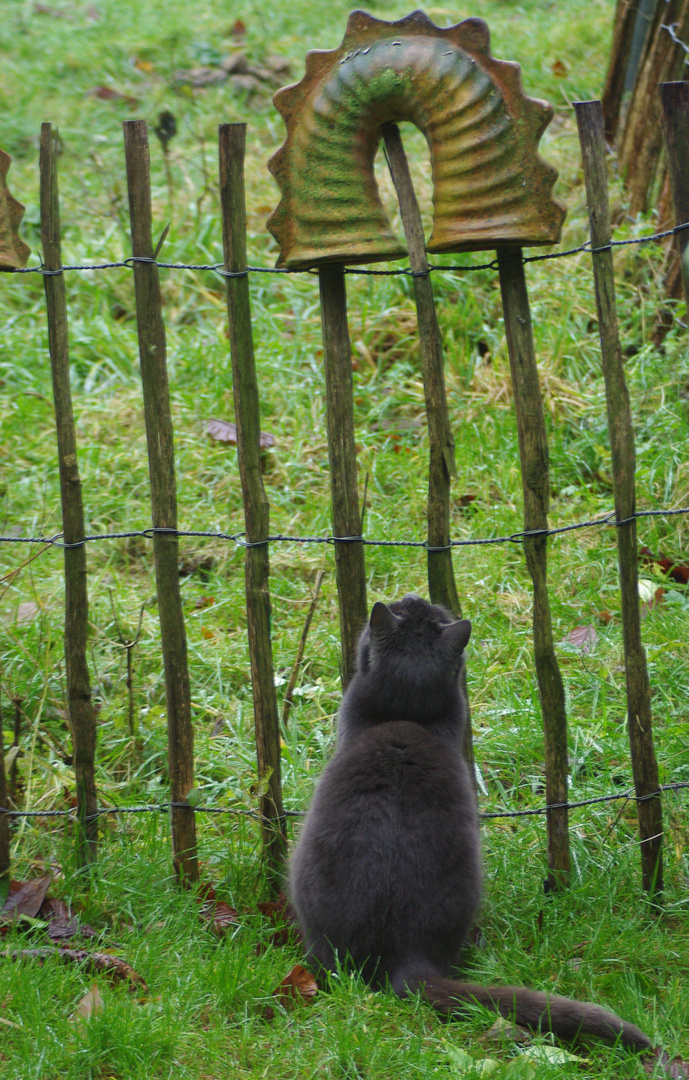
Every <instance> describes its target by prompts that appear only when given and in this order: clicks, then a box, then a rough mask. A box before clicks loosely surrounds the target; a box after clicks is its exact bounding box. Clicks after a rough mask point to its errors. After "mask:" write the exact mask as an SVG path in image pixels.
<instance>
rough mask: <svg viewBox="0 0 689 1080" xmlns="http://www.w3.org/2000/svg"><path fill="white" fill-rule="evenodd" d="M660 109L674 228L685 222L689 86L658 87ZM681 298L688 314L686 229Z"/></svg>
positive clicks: (688, 216) (681, 241)
mask: <svg viewBox="0 0 689 1080" xmlns="http://www.w3.org/2000/svg"><path fill="white" fill-rule="evenodd" d="M658 90H659V91H660V101H661V105H662V110H663V111H662V114H661V115H662V121H663V135H664V136H665V149H666V151H667V161H668V172H669V174H670V186H671V187H672V198H673V202H674V204H675V217H676V218H677V224H678V225H683V224H684V223H685V222H687V221H689V175H688V173H687V170H689V83H688V82H666V83H661V84H660V86H659V87H658ZM677 243H678V245H679V254H680V263H681V273H682V282H683V284H684V296H685V299H686V303H687V312H689V266H687V262H686V256H687V247H688V246H689V229H685V230H684V232H680V233H678V234H677Z"/></svg>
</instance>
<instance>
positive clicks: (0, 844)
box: [0, 709, 10, 908]
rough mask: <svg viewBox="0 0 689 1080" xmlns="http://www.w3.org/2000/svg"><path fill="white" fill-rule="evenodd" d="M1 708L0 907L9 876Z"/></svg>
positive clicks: (7, 821) (8, 829) (0, 715)
mask: <svg viewBox="0 0 689 1080" xmlns="http://www.w3.org/2000/svg"><path fill="white" fill-rule="evenodd" d="M2 729H3V724H2V709H0V908H1V907H2V897H3V895H5V893H6V888H7V886H8V885H9V878H10V819H9V817H8V815H7V814H3V810H8V809H9V806H8V803H7V776H6V774H5V737H4V735H3V730H2Z"/></svg>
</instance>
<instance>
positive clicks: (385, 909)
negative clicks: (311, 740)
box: [289, 594, 651, 1050]
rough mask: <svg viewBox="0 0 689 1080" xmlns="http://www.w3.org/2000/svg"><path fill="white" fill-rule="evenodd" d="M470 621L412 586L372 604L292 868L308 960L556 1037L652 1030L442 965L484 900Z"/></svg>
mask: <svg viewBox="0 0 689 1080" xmlns="http://www.w3.org/2000/svg"><path fill="white" fill-rule="evenodd" d="M470 633H471V623H470V622H468V621H467V620H466V619H463V620H460V621H457V620H455V618H454V617H453V616H452V615H451V614H450V613H449V612H447V611H445V610H444V609H443V608H441V607H438V606H433V605H431V604H429V603H427V601H425V600H422V599H421V598H420V597H418V596H415V595H413V594H409V595H408V596H405V597H404V599H402V600H400V601H398V602H396V603H392V604H390V605H389V606H386V605H385V604H380V603H378V604H375V605H374V607H373V610H372V612H371V618H370V622H369V624H368V626H367V627H366V629H365V630H364V632H363V634H362V636H361V639H360V643H359V655H358V668H357V672H356V674H355V676H354V678H353V679H352V682H351V683H350V685H349V687H348V689H347V691H346V693H345V695H344V699H343V702H342V707H341V709H340V714H339V719H338V735H337V750H336V752H335V755H334V757H333V758H332V760H331V761H330V763H329V764H328V765H327V767H326V769H325V771H324V773H323V776H322V777H321V780H320V782H319V784H318V786H317V788H316V792H315V795H314V798H313V802H312V803H311V807H310V809H309V812H308V814H307V817H306V821H305V823H304V826H303V828H302V831H301V834H300V837H299V841H298V843H297V846H296V850H295V851H294V854H293V855H292V858H291V862H290V872H289V892H290V896H291V900H292V904H293V906H294V908H295V911H296V914H297V919H298V923H299V927H300V929H301V931H302V934H303V936H304V939H305V942H306V945H307V948H308V959H309V961H310V962H311V963H312V964H314V965H315V966H316V967H317V968H320V969H321V970H325V971H335V970H336V968H337V965H338V963H342V964H347V963H349V964H351V965H353V966H354V967H355V968H357V969H358V970H360V971H361V973H362V974H363V976H364V978H365V979H366V981H367V982H368V983H369V984H371V985H372V986H375V987H382V986H385V985H386V984H387V983H389V985H390V986H391V987H392V988H393V989H394V991H395V992H396V993H397V994H398V995H399V996H400V997H404V996H405V995H406V994H407V993H409V992H415V991H420V992H421V993H422V995H423V996H424V997H425V998H426V999H427V1000H428V1001H429V1002H430V1003H431V1004H432V1005H433V1006H434V1007H435V1008H436V1009H438V1010H439V1012H441V1013H444V1014H446V1015H454V1014H458V1013H460V1012H461V1009H462V1004H461V1003H462V1002H467V1001H475V1002H478V1003H479V1004H481V1005H484V1006H486V1007H487V1008H490V1009H494V1010H495V1011H496V1012H498V1013H500V1014H502V1015H503V1016H505V1017H509V1018H513V1019H514V1020H515V1021H516V1023H518V1024H522V1025H525V1026H527V1027H531V1028H534V1029H536V1030H541V1031H552V1032H554V1033H555V1034H556V1035H559V1036H563V1037H565V1038H575V1037H576V1036H578V1035H597V1036H600V1037H601V1038H604V1039H608V1040H610V1041H615V1040H618V1039H619V1041H620V1042H621V1043H623V1044H625V1045H627V1046H630V1047H634V1048H636V1049H639V1050H640V1049H645V1048H648V1047H650V1045H651V1043H650V1040H649V1039H648V1038H647V1037H646V1035H644V1033H643V1032H642V1031H640V1030H639V1029H638V1028H637V1027H634V1025H633V1024H629V1023H627V1022H626V1021H624V1020H621V1019H620V1018H619V1017H617V1016H615V1015H614V1013H611V1012H608V1011H607V1010H605V1009H603V1008H600V1007H599V1006H597V1005H592V1004H582V1003H579V1002H576V1001H572V1000H570V999H569V998H563V997H556V996H554V995H550V994H545V993H540V992H537V991H533V990H527V989H523V988H521V987H514V986H505V987H495V986H490V987H483V986H478V985H474V984H471V983H462V982H457V981H455V980H453V979H451V978H450V975H451V973H452V969H453V967H455V966H456V965H457V963H458V962H459V957H460V953H461V949H462V946H463V944H464V942H465V941H466V938H467V935H468V933H469V930H470V928H471V924H472V921H473V919H474V916H475V914H476V910H477V908H478V906H479V903H480V900H481V865H480V852H479V829H478V814H477V809H476V801H475V797H474V790H473V785H472V782H471V778H470V775H469V770H468V767H467V764H466V762H465V760H464V758H463V756H462V753H461V746H462V736H463V729H464V726H465V723H466V715H467V706H466V701H465V699H464V696H463V693H462V691H461V690H460V685H459V675H460V672H461V669H462V665H463V663H464V656H463V653H464V649H465V647H466V645H467V642H468V641H469V635H470Z"/></svg>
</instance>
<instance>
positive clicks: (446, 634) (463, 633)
mask: <svg viewBox="0 0 689 1080" xmlns="http://www.w3.org/2000/svg"><path fill="white" fill-rule="evenodd" d="M442 636H443V639H444V640H445V641H446V642H447V644H448V645H449V646H450V648H451V649H452V653H453V655H454V656H459V655H460V653H462V652H464V650H465V649H466V647H467V644H468V642H469V638H470V637H471V623H470V622H469V620H468V619H460V620H459V622H453V623H450V625H449V626H446V627H445V629H444V630H443V634H442Z"/></svg>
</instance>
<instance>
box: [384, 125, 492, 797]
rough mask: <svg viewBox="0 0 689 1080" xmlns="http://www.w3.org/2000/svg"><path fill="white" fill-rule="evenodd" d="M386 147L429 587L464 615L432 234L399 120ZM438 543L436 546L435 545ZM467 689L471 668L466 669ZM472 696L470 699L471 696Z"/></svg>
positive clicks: (438, 600) (437, 600) (470, 750)
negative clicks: (397, 224) (412, 328)
mask: <svg viewBox="0 0 689 1080" xmlns="http://www.w3.org/2000/svg"><path fill="white" fill-rule="evenodd" d="M382 132H383V140H384V143H385V150H386V152H387V158H388V165H389V168H390V175H391V176H392V182H393V184H394V185H395V191H396V192H397V198H398V201H399V206H400V216H401V218H402V225H403V227H404V235H405V239H406V241H407V251H408V253H409V265H410V267H411V271H412V274H413V281H414V298H415V300H416V318H417V324H418V329H419V353H420V356H421V370H422V374H423V387H424V396H425V399H426V421H427V423H428V442H429V450H430V459H429V466H428V591H429V595H430V598H431V603H433V604H442V605H443V607H446V608H447V609H448V611H452V612H454V614H455V615H456V616H457V617H458V618H459V617H461V614H462V606H461V604H460V602H459V596H458V594H457V586H456V584H455V575H454V569H453V566H452V548H451V547H450V491H451V487H452V478H453V477H454V476H456V475H457V468H456V465H455V441H454V438H453V435H452V429H451V427H450V416H449V413H448V409H447V397H446V394H445V372H444V366H443V346H442V341H441V338H440V328H439V326H438V317H437V314H436V310H435V301H434V299H433V285H432V283H431V278H430V272H429V269H428V256H427V254H426V239H425V237H424V232H423V223H422V221H421V213H420V211H419V204H418V202H417V200H416V192H415V191H414V185H413V183H412V178H411V173H410V172H409V163H408V161H407V155H406V154H405V152H404V145H403V143H402V137H401V135H400V129H399V128H398V126H397V124H383V127H382ZM434 549H435V550H434ZM463 683H464V685H463V689H464V691H465V694H466V669H465V671H464V674H463ZM468 700H469V699H468V696H467V702H468ZM464 755H465V757H466V760H467V763H468V764H469V767H470V769H471V775H472V778H474V780H475V772H474V740H473V733H472V728H471V719H470V718H469V722H468V723H467V727H466V734H465V740H464Z"/></svg>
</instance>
